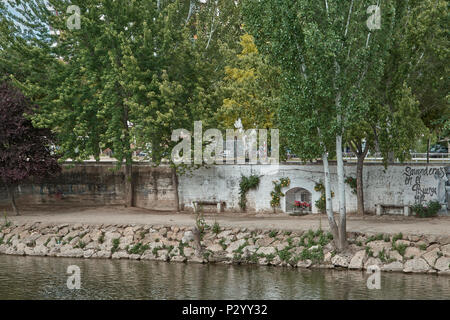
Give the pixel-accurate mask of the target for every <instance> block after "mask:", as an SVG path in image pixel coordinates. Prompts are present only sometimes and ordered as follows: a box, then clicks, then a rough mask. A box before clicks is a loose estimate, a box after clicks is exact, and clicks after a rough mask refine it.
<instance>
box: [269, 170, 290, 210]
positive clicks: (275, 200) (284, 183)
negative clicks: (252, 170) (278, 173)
mask: <svg viewBox="0 0 450 320" xmlns="http://www.w3.org/2000/svg"><path fill="white" fill-rule="evenodd" d="M272 183H273V185H274V187H273V191H272V192H271V193H270V195H271V196H272V200H271V201H270V205H271V207H272V208H274V209H275V208H278V207H279V206H280V200H281V197H284V193H283V192H282V191H281V189H283V188H285V187H289V186H290V185H291V180H290V179H289V178H281V179H280V181H278V180H275V181H272Z"/></svg>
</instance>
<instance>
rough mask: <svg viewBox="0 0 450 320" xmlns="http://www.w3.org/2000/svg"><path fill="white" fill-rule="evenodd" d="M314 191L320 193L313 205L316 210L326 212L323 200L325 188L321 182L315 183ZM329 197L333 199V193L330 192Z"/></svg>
mask: <svg viewBox="0 0 450 320" xmlns="http://www.w3.org/2000/svg"><path fill="white" fill-rule="evenodd" d="M314 190H315V191H317V192H320V198H319V200H316V202H315V205H316V208H317V209H319V210H320V212H322V213H324V212H325V210H326V200H325V186H324V185H323V183H322V181H320V182H317V183H316V185H315V186H314ZM331 197H334V192H333V191H331Z"/></svg>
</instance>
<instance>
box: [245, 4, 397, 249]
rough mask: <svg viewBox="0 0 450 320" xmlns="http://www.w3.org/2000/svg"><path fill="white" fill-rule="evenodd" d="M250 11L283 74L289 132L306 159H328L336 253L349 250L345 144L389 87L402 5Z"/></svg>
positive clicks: (255, 30) (283, 111)
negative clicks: (385, 79)
mask: <svg viewBox="0 0 450 320" xmlns="http://www.w3.org/2000/svg"><path fill="white" fill-rule="evenodd" d="M244 4H245V5H244V17H245V19H246V27H247V28H248V29H249V32H250V34H252V35H253V36H254V37H255V39H256V43H257V45H258V47H259V48H261V50H262V51H263V52H264V53H266V54H268V55H269V56H271V57H272V61H273V62H274V63H276V64H277V65H279V67H280V68H281V70H282V76H283V89H284V93H283V99H284V101H283V103H282V105H281V108H280V122H281V123H282V128H283V129H284V130H283V133H284V134H285V135H286V136H287V138H288V140H289V142H290V144H291V145H292V147H293V148H292V149H293V151H294V152H295V153H297V154H298V155H299V156H301V157H302V158H303V159H313V158H316V157H317V156H319V155H320V156H321V157H322V160H323V165H324V176H325V178H324V180H325V189H326V207H327V216H328V220H329V224H330V229H331V232H332V234H333V236H334V239H335V243H336V246H337V247H338V248H339V249H341V250H342V249H344V248H345V247H346V246H347V240H346V206H345V184H344V180H345V177H344V164H343V155H342V146H343V138H344V137H345V134H346V132H347V130H348V129H349V128H350V127H351V126H352V125H354V124H355V123H357V122H358V121H359V120H361V119H364V117H365V115H366V113H367V111H368V109H369V103H370V101H369V99H367V97H368V96H370V94H372V91H373V85H374V83H375V84H377V83H379V82H380V81H381V78H382V74H383V66H384V63H385V60H386V58H387V56H388V51H389V49H390V48H391V46H392V40H391V39H392V33H393V28H392V22H393V17H394V15H393V13H394V11H395V7H394V4H393V3H392V2H387V1H377V3H376V5H375V6H373V5H374V3H373V2H372V1H364V0H363V1H354V0H351V1H341V0H323V1H317V0H296V1H287V0H261V1H259V0H247V1H245V3H244ZM379 9H380V10H381V14H382V19H381V20H380V19H378V17H379V16H378V12H379V11H378V10H379ZM368 19H369V21H368ZM333 151H334V152H335V154H336V158H337V177H338V179H337V180H338V200H339V224H338V223H337V222H336V220H335V218H334V214H333V209H332V204H331V189H330V171H329V166H328V159H329V157H330V155H332V154H333V153H334V152H333Z"/></svg>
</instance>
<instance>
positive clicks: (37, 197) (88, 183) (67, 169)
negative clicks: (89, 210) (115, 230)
mask: <svg viewBox="0 0 450 320" xmlns="http://www.w3.org/2000/svg"><path fill="white" fill-rule="evenodd" d="M133 175H134V178H135V181H136V186H135V190H134V203H135V204H136V206H138V207H141V208H149V209H156V210H170V209H172V208H173V207H174V199H175V196H174V188H173V186H172V181H171V174H170V170H169V169H168V168H154V167H151V166H141V165H136V166H135V167H134V170H133ZM124 179H125V177H124V174H123V171H122V170H115V166H114V165H112V164H110V163H109V164H108V163H98V164H97V163H85V164H77V165H76V166H70V165H64V167H63V171H62V173H61V174H60V175H59V176H57V177H55V178H52V179H46V180H45V181H43V182H37V181H33V180H30V181H29V182H27V183H25V184H23V185H21V186H19V187H18V190H17V191H16V201H17V203H18V204H19V206H20V205H22V206H23V205H27V204H28V205H30V204H31V205H34V204H37V205H39V204H51V205H61V206H78V205H79V206H86V205H92V206H95V205H98V206H103V205H120V204H123V196H124V181H125V180H124ZM7 201H8V197H7V194H6V189H5V188H4V186H3V185H1V184H0V205H6V203H7Z"/></svg>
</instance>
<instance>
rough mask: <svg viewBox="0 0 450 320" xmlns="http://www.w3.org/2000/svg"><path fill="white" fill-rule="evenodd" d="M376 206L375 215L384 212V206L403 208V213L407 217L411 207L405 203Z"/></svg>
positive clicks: (379, 204)
mask: <svg viewBox="0 0 450 320" xmlns="http://www.w3.org/2000/svg"><path fill="white" fill-rule="evenodd" d="M376 208H377V216H381V215H383V214H384V211H385V209H386V208H401V209H403V215H404V216H405V217H408V216H409V215H411V207H410V206H409V205H407V204H381V203H378V204H376Z"/></svg>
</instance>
